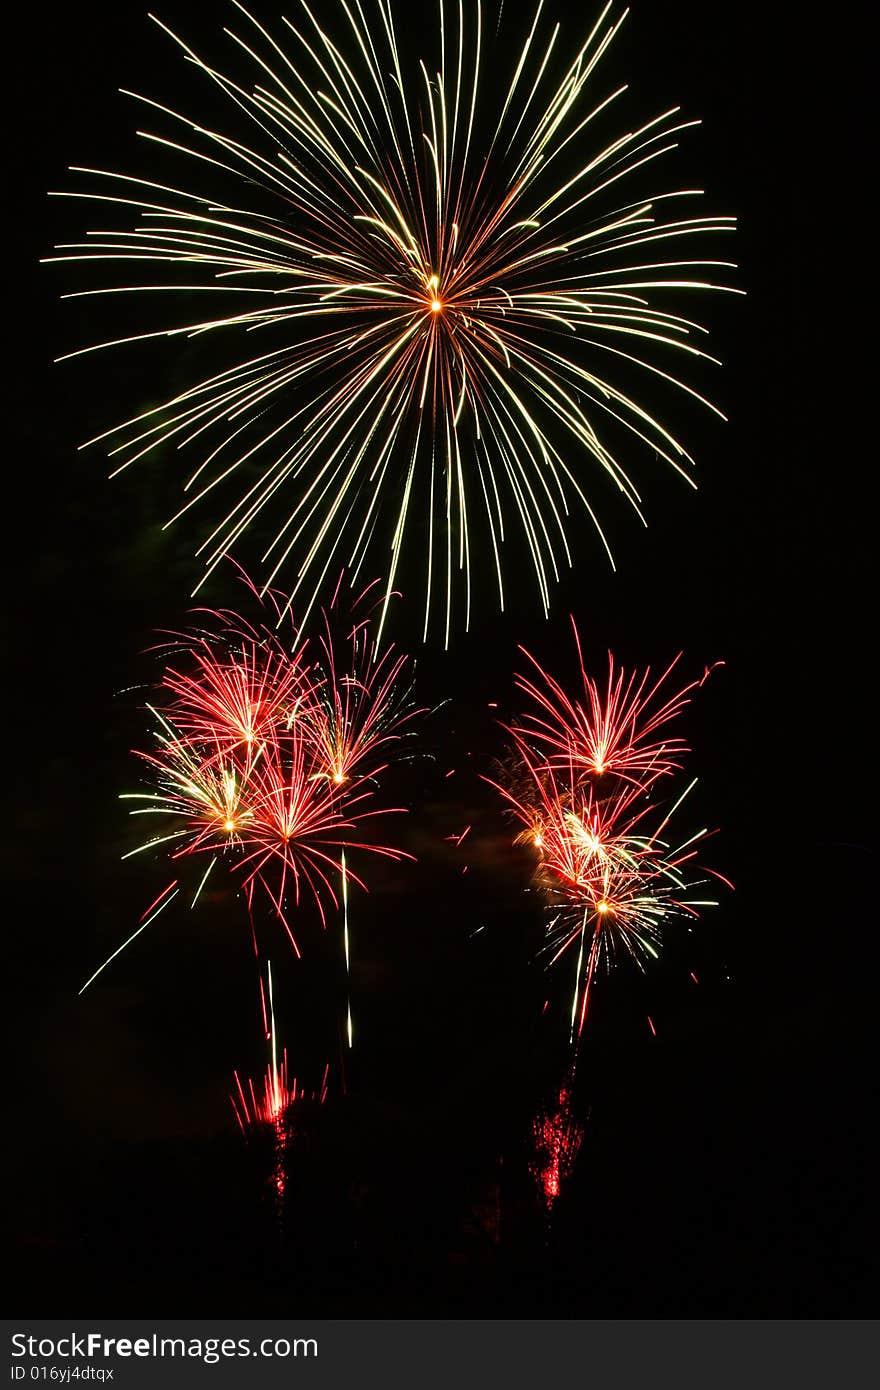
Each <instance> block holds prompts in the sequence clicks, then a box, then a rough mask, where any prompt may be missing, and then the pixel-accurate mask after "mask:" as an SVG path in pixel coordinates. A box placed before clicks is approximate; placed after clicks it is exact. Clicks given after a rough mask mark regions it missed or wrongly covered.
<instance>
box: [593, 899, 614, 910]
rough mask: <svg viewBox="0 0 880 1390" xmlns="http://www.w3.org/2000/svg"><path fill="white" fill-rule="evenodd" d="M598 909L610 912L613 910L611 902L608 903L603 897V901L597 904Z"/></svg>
mask: <svg viewBox="0 0 880 1390" xmlns="http://www.w3.org/2000/svg"><path fill="white" fill-rule="evenodd" d="M596 910H597V911H598V912H610V911H611V904H610V903H606V902H605V900H604V899H603V900H602V902H600V903H598V904H597V909H596Z"/></svg>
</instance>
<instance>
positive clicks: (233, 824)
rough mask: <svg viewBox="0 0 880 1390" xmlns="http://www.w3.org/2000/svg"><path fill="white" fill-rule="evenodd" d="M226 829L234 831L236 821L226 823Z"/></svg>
mask: <svg viewBox="0 0 880 1390" xmlns="http://www.w3.org/2000/svg"><path fill="white" fill-rule="evenodd" d="M224 828H225V829H226V830H230V831H231V830H234V829H235V821H234V820H228V821H227V822H226V825H225V827H224Z"/></svg>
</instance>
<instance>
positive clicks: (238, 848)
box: [83, 612, 416, 989]
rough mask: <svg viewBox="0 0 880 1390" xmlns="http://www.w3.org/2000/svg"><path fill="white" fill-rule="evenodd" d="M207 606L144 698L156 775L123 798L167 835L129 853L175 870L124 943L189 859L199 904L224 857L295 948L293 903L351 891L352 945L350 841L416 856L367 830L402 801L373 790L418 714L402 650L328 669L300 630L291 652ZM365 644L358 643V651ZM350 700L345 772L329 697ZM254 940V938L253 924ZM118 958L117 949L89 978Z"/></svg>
mask: <svg viewBox="0 0 880 1390" xmlns="http://www.w3.org/2000/svg"><path fill="white" fill-rule="evenodd" d="M202 617H203V624H204V622H207V623H208V627H207V629H206V628H205V626H204V625H203V626H202V628H200V629H199V630H198V631H196V632H195V633H194V634H192V636H191V638H190V639H189V640H188V639H187V637H186V635H185V634H175V635H174V640H173V642H172V644H171V646H172V650H173V652H174V658H173V660H174V665H173V666H169V667H168V668H167V669H166V670H165V672H164V675H163V677H162V680H161V682H160V684H159V687H158V696H159V697H161V698H164V704H163V705H160V704H159V703H158V702H157V704H155V705H152V704H151V705H148V706H147V709H148V711H149V713H150V715H151V717H152V720H153V746H152V748H151V749H150V750H148V751H144V750H139V751H138V752H137V754H136V756H137V757H138V759H139V760H140V762H141V764H142V766H143V768H144V771H145V781H146V787H145V789H144V790H142V791H139V792H135V793H130V794H128V795H127V796H126V798H125V799H127V800H130V801H132V802H134V803H135V805H134V807H133V810H132V814H133V815H138V816H145V815H146V816H151V817H158V818H159V820H160V822H161V827H160V829H159V831H158V833H157V834H156V835H153V836H150V837H149V838H147V839H146V840H145V841H144V842H143V843H142V844H141V845H139V846H138V847H137V848H136V849H134V850H131V851H130V852H129V855H126V856H125V857H126V858H127V857H129V856H130V855H133V854H140V853H157V854H160V855H161V856H164V857H166V858H167V859H168V860H169V861H170V862H171V864H172V865H173V866H174V868H175V870H176V875H177V876H176V877H175V878H174V880H173V881H172V883H171V884H170V885H168V887H167V888H166V889H165V890H164V891H163V893H162V894H160V896H159V898H157V899H156V901H155V902H154V903H153V904H152V905H151V908H150V909H148V911H147V913H146V914H145V915H144V919H143V920H142V923H141V924H140V925H139V927H138V929H137V931H136V932H135V933H133V935H132V936H131V937H130V938H129V941H127V942H125V943H123V946H122V947H120V948H119V950H123V949H124V948H125V946H126V945H128V944H129V942H130V941H132V940H134V938H135V937H136V936H137V935H139V934H140V932H141V931H143V930H144V929H145V927H146V926H147V925H149V923H150V922H152V921H153V920H155V917H156V916H157V915H158V914H159V913H160V912H162V911H164V910H165V908H166V907H167V906H169V905H170V903H171V902H172V901H173V899H174V898H176V897H177V895H178V894H179V892H180V891H181V881H180V879H181V876H182V875H183V873H184V872H185V871H186V870H187V869H188V870H190V871H191V872H192V881H193V887H194V889H195V891H194V894H193V896H192V899H191V902H192V906H193V907H194V906H195V905H196V903H197V902H198V900H199V898H200V896H201V894H202V891H203V889H204V887H205V884H206V883H207V881H208V878H209V876H210V875H211V874H212V873H213V872H214V870H215V869H217V867H218V866H220V868H221V871H225V872H226V873H227V874H228V875H230V876H231V879H232V882H233V883H234V884H235V886H237V887H238V889H239V891H240V892H241V893H242V894H243V896H244V897H245V899H246V902H247V906H248V912H249V914H250V915H251V922H252V925H253V915H252V909H253V905H254V899H255V894H256V893H257V892H258V891H259V892H261V894H262V895H263V897H264V899H265V900H266V901H267V902H268V904H269V905H270V906H271V909H272V912H273V914H274V915H275V916H276V917H277V918H278V920H279V921H280V922H281V923H282V925H283V926H284V928H285V930H286V932H287V934H288V936H289V938H290V941H291V943H292V945H293V947H294V950H295V951H296V953H297V955H299V954H300V948H299V945H298V943H297V940H296V937H295V936H294V932H293V930H292V927H291V921H290V918H291V910H292V908H298V907H299V906H300V903H301V899H302V897H303V894H304V893H305V894H307V895H308V896H309V897H310V898H311V899H312V901H313V903H314V905H315V907H316V909H317V912H318V915H319V917H320V919H321V921H322V923H325V922H326V911H327V907H328V906H332V907H333V908H334V909H338V908H339V905H340V896H341V898H342V901H343V904H344V908H345V940H346V956H347V954H348V911H347V908H348V890H349V886H350V885H351V884H356V885H359V886H361V887H365V885H364V883H363V880H362V879H361V877H360V876H359V875H358V874H357V873H356V872H355V871H354V870H353V869H352V867H351V865H350V864H349V863H348V862H347V860H346V857H345V854H346V851H349V852H350V851H352V850H354V851H355V852H358V851H365V852H367V853H370V854H373V855H379V856H384V857H386V858H390V859H403V858H408V857H410V856H408V855H407V854H406V853H405V852H404V851H402V850H400V849H397V848H395V847H394V846H391V845H385V844H378V843H376V842H374V841H373V840H372V839H365V838H363V835H364V833H365V831H366V829H367V826H368V824H369V822H371V821H372V820H374V819H375V818H376V817H378V816H385V815H388V814H391V813H393V812H395V811H397V810H399V809H401V808H399V807H394V806H388V805H384V804H382V805H377V804H375V803H376V798H377V794H378V791H379V787H380V783H381V776H382V773H383V772H385V770H386V768H387V755H388V750H389V745H390V743H391V742H392V741H393V740H394V739H396V738H398V737H400V736H401V728H402V726H403V725H404V724H405V723H406V721H408V720H409V719H410V718H411V717H412V716H413V715H414V713H416V711H413V710H412V709H410V708H409V707H407V705H406V703H405V701H402V700H401V697H400V692H399V690H398V687H397V684H396V681H397V678H398V677H399V676H400V674H401V672H402V670H403V667H404V665H405V660H404V659H403V658H395V657H394V655H393V652H389V653H387V654H386V657H385V659H384V664H383V663H380V664H379V666H378V667H377V668H376V672H374V676H373V678H370V677H369V676H367V677H366V678H365V679H361V678H360V676H359V675H358V673H357V672H355V675H353V676H352V675H343V674H342V673H341V671H340V668H339V666H338V665H333V666H331V667H330V668H328V669H327V670H325V671H320V670H318V669H317V668H312V667H310V666H309V664H308V662H307V659H306V649H305V646H304V644H303V643H302V642H300V641H299V639H298V638H297V637H296V634H295V633H294V637H293V646H292V649H291V650H290V651H286V650H285V648H284V646H283V645H282V643H281V642H280V641H278V640H277V639H276V638H275V637H274V636H271V635H268V636H267V635H266V634H261V633H260V630H258V629H254V628H248V627H247V626H246V625H245V624H243V623H242V622H241V620H236V621H235V622H234V623H232V622H231V621H230V615H229V614H228V613H225V612H218V613H214V614H207V615H206V614H203V615H202ZM212 620H213V621H212ZM355 632H356V633H357V634H358V641H359V642H360V643H361V645H363V643H364V641H365V638H364V636H363V632H364V629H363V625H362V624H360V623H358V624H356V626H355ZM329 642H330V639H329V638H328V644H329ZM328 649H329V646H325V651H326V650H328ZM357 653H358V647H357V646H355V648H354V651H353V655H352V660H355V659H356V658H357ZM182 668H184V669H182ZM336 682H339V683H340V684H342V683H345V689H346V690H348V688H349V686H350V685H352V684H354V685H356V688H357V691H358V696H357V700H356V703H355V704H354V706H351V705H350V704H349V703H348V702H347V696H346V695H344V694H340V693H339V691H338V690H336V689H335V688H333V687H334V684H335V683H336ZM340 708H341V709H342V710H343V713H344V715H346V716H347V715H348V714H351V710H352V708H353V709H354V714H351V717H350V718H349V719H348V722H347V723H346V722H345V721H343V722H344V723H345V728H346V729H347V730H348V733H349V734H350V735H351V738H352V740H353V747H352V749H349V750H348V753H347V756H346V760H345V771H344V776H343V777H342V778H340V777H339V776H338V771H339V764H338V762H337V761H336V760H335V757H334V754H333V750H332V749H331V748H330V746H329V742H328V736H327V716H326V711H327V710H328V709H329V710H334V711H335V710H337V709H340ZM336 727H337V726H336V725H335V724H334V729H335V728H336ZM365 731H366V732H365ZM340 884H341V888H342V891H341V895H340V893H339V889H338V885H340ZM254 943H255V949H256V937H254ZM118 954H119V951H116V952H114V954H113V956H111V957H110V958H109V959H110V960H112V959H114V958H115V956H116V955H118ZM107 964H109V960H108V961H106V962H105V964H104V965H103V966H101V967H100V969H99V970H98V971H96V972H95V974H94V975H92V977H91V979H90V980H89V981H87V984H86V985H85V986H83V988H84V989H85V988H87V986H88V984H91V982H92V980H94V979H95V978H96V976H97V975H98V974H100V972H101V970H103V969H104V968H105V966H106V965H107Z"/></svg>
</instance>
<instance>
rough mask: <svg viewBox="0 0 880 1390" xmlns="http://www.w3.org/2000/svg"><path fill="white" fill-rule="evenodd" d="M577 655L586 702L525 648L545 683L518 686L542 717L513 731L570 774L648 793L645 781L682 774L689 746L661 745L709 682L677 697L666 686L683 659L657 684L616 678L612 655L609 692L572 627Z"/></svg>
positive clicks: (672, 740) (639, 677)
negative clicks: (608, 778) (619, 780)
mask: <svg viewBox="0 0 880 1390" xmlns="http://www.w3.org/2000/svg"><path fill="white" fill-rule="evenodd" d="M572 630H573V632H574V640H575V646H576V648H577V654H578V665H579V668H580V676H581V684H582V686H583V692H582V694H580V693H579V694H578V695H576V696H574V697H571V696H569V695H568V694H567V692H566V691H565V690H564V688H563V687H562V686H561V685H560V683H559V682H558V681H557V680H556V679H555V678H554V677H553V676H551V675H550V674H549V673H548V672H547V671H545V670H544V669H543V667H542V666H540V665H539V663H538V662H537V661H536V659H535V658H534V657H533V656H532V655H531V653H530V652H527V651H526V650H525V648H524V647H521V648H520V650H521V651H522V652H523V655H524V656H526V657H527V658H528V660H529V661H530V662H531V663H532V665H533V666H534V667H535V670H536V671H537V675H538V679H537V680H529V679H527V678H526V677H525V676H518V677H517V682H516V683H517V685H518V687H519V689H520V690H522V691H523V692H524V693H525V694H526V695H528V696H529V698H530V699H531V700H532V702H533V704H534V705H535V706H536V709H533V710H528V711H527V712H526V714H525V715H524V720H523V723H522V725H521V726H519V727H518V728H517V729H515V730H513V732H514V733H515V734H518V735H520V736H521V737H522V738H524V739H532V740H536V741H537V742H538V744H539V746H540V747H541V748H543V749H545V750H546V757H547V763H548V765H549V766H551V767H555V768H570V769H572V770H573V771H574V772H576V773H578V774H579V775H584V776H587V775H592V776H598V777H601V776H603V775H605V774H613V775H615V776H618V777H624V778H626V779H628V780H632V781H633V782H635V783H636V784H637V785H638V786H641V787H644V786H645V785H646V778H649V779H650V778H654V777H657V776H665V775H667V774H669V773H671V772H674V771H676V770H677V769H678V768H680V766H681V759H682V758H683V757H684V756H685V755H686V754H687V753H688V751H689V750H688V747H687V744H686V743H685V742H684V740H683V739H682V738H680V737H678V736H677V735H675V736H673V737H669V736H666V737H662V738H661V737H658V735H659V731H660V730H661V729H665V728H666V726H667V725H669V724H670V723H671V722H672V721H673V720H674V719H675V718H676V717H677V716H678V715H679V714H681V712H682V710H683V709H684V708H685V706H686V705H687V704H688V703H689V701H690V697H691V694H692V692H693V691H694V690H696V689H697V688H698V687H699V686H700V685H702V683H703V681H704V680H705V679H706V675H708V671H707V672H706V673H705V675H704V676H703V677H702V680H699V681H691V682H690V683H689V684H688V685H685V686H683V687H682V688H681V689H679V690H677V691H675V692H674V693H672V694H668V693H667V694H665V695H664V686H666V683H667V682H668V681H669V679H670V677H671V675H672V673H673V671H674V670H675V667H676V665H677V664H678V661H679V660H680V653H679V656H677V657H676V658H675V659H674V661H672V662H670V664H669V666H667V668H666V670H665V671H664V672H663V674H662V675H661V676H659V677H657V678H656V679H655V680H653V681H652V680H651V668H650V667H647V668H646V670H645V671H643V672H642V673H641V674H639V673H638V672H636V671H634V672H632V673H630V674H629V675H627V673H626V672H625V671H623V670H618V671H617V672H615V668H614V658H613V656H612V655H611V653H610V652H609V653H608V679H607V682H606V684H605V687H604V689H602V688H601V687H600V685H599V683H598V681H596V680H595V679H594V678H593V677H592V676H591V675H589V674H588V672H587V670H586V667H585V666H584V658H583V651H582V648H581V642H580V637H579V636H578V631H577V627H576V626H575V623H574V619H572Z"/></svg>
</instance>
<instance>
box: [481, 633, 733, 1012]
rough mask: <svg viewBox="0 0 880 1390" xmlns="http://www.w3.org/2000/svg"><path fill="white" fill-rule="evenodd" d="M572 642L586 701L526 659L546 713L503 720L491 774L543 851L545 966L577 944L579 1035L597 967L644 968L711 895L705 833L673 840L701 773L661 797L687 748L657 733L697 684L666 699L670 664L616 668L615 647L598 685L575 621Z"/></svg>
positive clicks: (528, 689)
mask: <svg viewBox="0 0 880 1390" xmlns="http://www.w3.org/2000/svg"><path fill="white" fill-rule="evenodd" d="M575 641H576V643H577V649H578V657H579V663H580V671H581V679H582V684H583V690H584V692H585V695H584V700H583V702H582V701H581V700H580V698H578V699H572V698H570V697H569V696H568V694H567V693H566V691H565V690H564V688H563V687H562V686H561V685H560V684H559V682H558V681H556V680H555V678H554V677H552V676H550V675H549V674H548V673H547V672H545V671H543V669H542V668H541V667H540V666H538V663H537V662H536V661H535V659H534V658H533V657H530V660H531V661H532V662H533V664H534V665H535V667H536V668H537V670H538V671H539V673H540V675H541V679H542V682H543V686H542V687H539V686H537V685H536V684H535V683H534V682H531V681H527V680H524V679H522V678H521V679H520V680H519V686H520V689H522V690H523V691H524V692H525V693H526V694H527V695H529V696H530V697H531V698H532V700H533V701H534V702H536V704H537V705H538V710H539V712H538V713H535V712H534V711H529V712H527V714H526V715H525V717H524V719H523V721H522V722H521V723H519V724H515V725H514V726H512V727H511V728H510V729H509V730H508V732H509V733H511V734H512V736H513V748H512V752H511V758H510V760H509V761H508V764H507V765H506V767H505V775H504V777H503V779H502V780H501V781H498V782H494V783H493V785H494V786H495V787H496V788H497V789H498V790H499V791H500V792H501V795H502V796H503V797H504V799H505V801H506V802H507V804H508V807H509V808H510V809H511V811H512V813H513V815H514V816H515V818H516V819H517V821H518V822H519V823H520V825H521V827H522V829H521V830H520V833H519V834H518V835H517V837H516V838H517V840H518V841H519V842H528V843H531V844H532V845H534V847H535V849H536V850H537V851H538V856H539V859H538V866H537V872H536V881H537V884H538V886H539V888H540V890H541V892H542V894H543V897H544V900H545V903H546V907H547V914H548V919H547V929H546V935H547V939H546V943H545V946H544V948H543V952H544V953H546V954H548V955H549V964H550V965H555V964H556V963H557V962H558V961H560V959H561V958H562V957H563V956H566V955H567V954H568V953H570V952H571V951H572V948H574V949H575V951H576V954H577V964H576V967H575V983H574V993H573V1000H572V1008H571V1035H572V1038H574V1037H575V1035H577V1036H578V1037H579V1036H580V1033H581V1030H582V1029H583V1026H584V1021H585V1018H586V1012H587V1003H588V1000H589V996H590V990H591V986H592V983H593V980H594V978H595V976H596V973H597V970H598V969H599V968H600V966H604V967H606V968H610V967H611V966H612V965H613V964H614V963H615V961H616V959H617V958H618V956H619V955H621V954H623V955H626V956H628V957H629V958H630V959H631V960H633V961H634V962H635V964H636V965H637V966H639V968H643V967H644V966H645V964H646V963H647V962H648V961H649V960H650V959H652V958H654V957H656V956H657V954H658V952H659V949H660V946H661V944H662V940H663V936H664V935H665V932H666V929H667V927H668V926H669V924H670V922H671V921H672V920H674V919H675V918H681V917H690V918H693V917H696V916H698V915H699V911H700V909H702V908H704V907H710V906H715V905H716V904H715V901H714V899H707V898H706V897H704V896H702V894H700V895H699V896H698V895H697V894H698V889H699V886H700V885H701V884H702V883H703V882H705V879H704V878H703V877H702V871H696V865H695V859H696V854H697V849H696V846H697V844H698V843H699V842H700V841H701V840H702V839H704V838H705V836H706V835H707V833H708V832H707V831H706V830H700V831H698V832H697V833H696V834H695V835H691V836H690V837H689V838H688V839H686V840H685V841H684V842H683V843H681V844H678V845H673V844H672V843H671V842H670V841H669V840H668V839H667V834H668V827H669V824H670V821H671V819H672V817H673V815H674V814H675V812H676V811H677V810H678V808H679V807H680V806H681V804H682V802H683V801H684V800H685V798H686V797H687V795H688V793H689V792H690V791H691V790H692V789H693V786H694V785H695V783H693V782H692V783H691V784H690V786H689V787H687V789H686V790H685V791H684V792H683V793H682V794H681V795H680V796H679V797H678V798H677V800H676V801H675V802H674V804H673V805H672V806H671V808H670V809H668V810H665V811H664V810H663V809H662V808H661V807H660V806H658V804H657V803H656V802H655V800H654V797H655V795H656V790H657V784H658V783H659V782H660V781H661V780H662V779H664V778H666V777H668V776H669V775H670V774H671V773H672V772H673V771H674V770H675V769H676V768H677V767H678V766H679V760H680V759H681V758H682V757H683V756H684V754H685V752H686V751H687V748H686V745H685V743H684V741H683V740H682V739H681V738H680V737H678V736H672V737H670V736H668V735H667V736H666V737H665V738H664V739H662V740H661V739H660V738H659V737H658V732H659V730H660V729H662V728H665V726H667V725H668V724H669V723H670V722H671V721H672V720H673V719H674V718H675V716H676V715H678V714H679V713H680V712H681V711H682V709H683V708H684V706H685V705H686V704H687V703H688V700H689V698H690V692H691V691H693V690H694V689H695V688H696V687H697V686H698V685H700V684H702V682H701V681H700V682H697V681H694V682H692V683H691V684H690V685H687V686H685V687H684V688H683V689H681V690H679V691H678V693H677V694H675V695H672V696H670V697H669V698H667V699H665V700H661V697H660V696H659V693H658V692H659V691H660V689H661V687H662V685H663V683H664V682H665V681H666V680H667V679H668V677H669V675H670V673H671V671H672V670H673V668H674V666H675V664H676V663H675V662H673V663H672V665H671V666H669V667H668V668H667V670H666V671H665V672H664V673H663V675H662V676H661V677H660V678H659V680H656V681H654V682H653V684H652V683H651V682H650V673H649V671H645V672H644V674H643V675H641V676H637V675H631V676H627V675H626V674H625V672H623V671H620V672H618V674H617V675H616V676H615V674H614V660H613V657H611V656H610V655H609V676H608V684H607V687H606V690H605V691H604V693H603V692H601V691H600V690H599V687H598V685H597V684H596V682H595V681H594V680H593V679H592V677H591V676H589V675H588V673H587V672H586V670H585V667H584V663H583V657H582V653H581V647H580V643H579V641H578V639H577V631H576V630H575ZM677 659H678V658H676V661H677ZM703 679H705V676H704V678H703ZM695 872H696V876H695ZM708 872H711V871H708ZM713 876H714V877H716V878H719V879H721V881H722V882H724V883H726V882H727V880H726V879H723V878H722V877H721V875H719V874H715V875H713Z"/></svg>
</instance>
